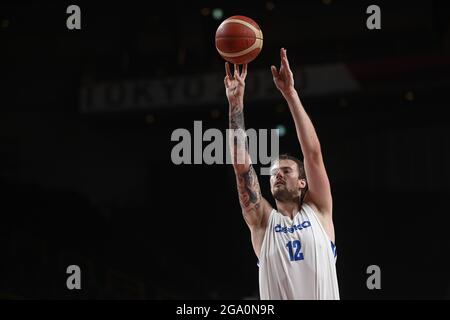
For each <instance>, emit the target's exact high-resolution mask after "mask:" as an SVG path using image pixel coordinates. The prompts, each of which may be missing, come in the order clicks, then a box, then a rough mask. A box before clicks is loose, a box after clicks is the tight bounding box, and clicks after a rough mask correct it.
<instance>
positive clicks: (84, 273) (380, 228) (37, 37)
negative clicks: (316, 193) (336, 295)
mask: <svg viewBox="0 0 450 320" xmlns="http://www.w3.org/2000/svg"><path fill="white" fill-rule="evenodd" d="M71 4H76V5H78V6H79V8H80V10H81V29H79V30H77V29H74V30H69V29H68V28H67V26H66V21H67V19H68V17H69V15H70V14H68V13H66V9H67V7H68V6H69V5H71ZM371 4H376V5H378V6H379V8H380V10H381V29H373V30H370V29H368V28H367V25H366V21H367V19H368V17H369V16H370V14H368V13H366V9H367V7H368V6H369V5H371ZM237 14H239V15H245V16H248V17H251V18H252V19H254V20H255V21H256V22H257V23H258V24H259V26H260V27H261V29H262V32H263V35H264V45H263V48H262V52H261V53H260V55H259V56H258V57H257V58H256V59H255V60H254V61H253V62H251V63H250V65H249V75H248V77H247V80H246V84H247V86H246V94H245V119H246V127H247V128H254V129H267V130H270V129H275V128H278V129H280V130H279V136H280V140H279V143H280V152H288V153H290V154H293V155H297V156H301V151H300V146H299V143H298V140H297V136H296V133H295V127H294V123H293V120H292V117H291V114H290V112H289V109H288V107H287V105H286V103H285V102H284V100H283V99H282V96H281V95H280V94H279V93H278V92H277V91H276V88H275V86H274V84H273V81H272V75H271V72H270V65H271V64H274V65H276V66H279V63H280V61H279V60H280V59H279V50H280V48H281V47H284V48H286V49H287V53H288V57H289V61H290V64H291V67H292V68H293V71H294V74H295V81H296V88H297V90H298V92H299V94H300V97H301V99H302V102H303V104H304V106H305V109H306V111H307V112H308V114H309V115H310V117H311V119H312V121H313V123H314V126H315V128H316V130H317V133H318V136H319V139H320V142H321V146H322V151H323V156H324V161H325V165H326V168H327V171H328V176H329V178H330V182H331V186H332V193H333V208H334V210H333V219H334V225H335V232H336V245H337V252H338V259H337V272H338V280H339V289H340V295H341V299H344V300H355V299H364V300H366V299H368V300H372V299H376V300H378V299H394V300H397V299H402V300H403V299H414V300H415V299H449V298H450V275H449V270H450V262H449V259H448V255H449V253H450V239H449V222H450V218H449V215H450V207H449V199H450V189H449V181H450V167H449V164H450V126H449V118H448V116H447V114H448V113H447V111H448V109H449V107H450V103H449V100H450V99H449V92H450V5H449V4H448V1H443V0H441V1H440V0H434V1H414V2H412V1H389V2H388V1H386V2H380V1H373V3H372V2H367V3H365V2H361V1H353V2H351V1H338V0H322V1H319V0H317V1H295V2H294V1H292V2H287V1H277V0H271V1H259V2H249V3H245V2H243V1H240V2H234V3H233V2H228V1H224V2H219V1H203V2H188V1H186V2H173V1H166V2H163V3H159V4H156V3H152V2H150V1H139V2H128V1H118V2H106V1H105V2H98V3H92V2H87V1H86V2H77V1H74V2H73V3H68V2H56V1H54V2H14V1H6V2H4V1H2V2H1V4H0V51H1V54H0V56H1V58H0V63H1V65H0V75H1V80H2V81H1V82H2V85H1V90H0V108H1V113H0V146H1V147H0V173H1V175H0V178H1V180H0V181H1V182H0V184H1V194H0V197H1V201H0V219H1V221H0V252H1V259H0V274H1V275H2V277H0V298H1V299H120V300H125V299H127V300H128V299H145V300H173V299H186V300H190V299H205V300H221V299H236V300H241V299H242V300H254V299H259V292H258V266H257V259H256V256H255V254H254V252H253V249H252V246H251V242H250V232H249V229H248V227H247V226H246V224H245V221H244V220H243V218H242V214H241V209H240V205H239V201H238V195H237V192H236V182H235V176H234V172H233V167H232V166H231V165H230V164H211V165H210V164H206V163H205V162H204V161H202V163H200V164H179V165H178V164H174V163H173V159H172V150H173V148H174V147H175V146H176V145H177V144H178V142H177V141H172V139H171V137H172V133H173V132H174V131H175V130H176V129H182V128H184V129H186V130H187V131H188V132H189V133H190V134H191V135H192V137H191V138H192V140H194V139H195V137H194V131H195V129H194V127H195V123H194V121H201V132H202V133H204V132H205V131H206V130H207V129H211V128H216V129H218V130H220V131H221V132H223V133H224V132H225V130H226V129H227V128H228V103H227V100H226V96H225V89H224V83H223V78H224V75H225V70H224V60H223V59H222V58H221V57H220V55H219V54H218V52H217V51H216V48H215V44H214V37H215V32H216V30H217V27H218V26H219V24H220V23H221V21H223V20H224V19H225V18H227V17H229V16H232V15H237ZM197 124H198V123H197ZM200 139H201V136H200ZM210 143H211V142H210V141H204V142H203V149H204V148H206V146H207V145H208V144H210ZM200 147H201V146H200ZM223 150H224V151H225V150H226V145H225V143H224V145H223ZM194 153H195V151H194V147H192V152H191V156H190V158H191V160H192V161H191V163H193V162H194ZM260 167H262V166H260V165H256V168H257V171H258V172H259V168H260ZM259 181H260V185H261V189H262V193H263V195H264V196H265V197H266V198H267V199H269V201H270V202H271V203H272V205H274V201H273V198H272V196H271V194H270V190H269V179H268V176H259ZM71 265H76V266H79V268H80V270H81V289H80V290H77V289H74V290H69V289H68V287H67V286H66V281H67V279H68V277H69V276H70V273H67V268H68V266H71ZM372 265H376V266H378V267H379V268H380V272H381V288H380V289H376V288H375V289H372V290H370V289H369V288H368V287H367V280H368V278H369V277H370V276H371V273H370V272H368V267H369V266H372Z"/></svg>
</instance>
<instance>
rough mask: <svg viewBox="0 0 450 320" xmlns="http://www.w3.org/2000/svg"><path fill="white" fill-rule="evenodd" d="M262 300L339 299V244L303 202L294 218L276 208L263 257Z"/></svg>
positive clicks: (260, 278) (271, 216)
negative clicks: (337, 269)
mask: <svg viewBox="0 0 450 320" xmlns="http://www.w3.org/2000/svg"><path fill="white" fill-rule="evenodd" d="M259 288H260V298H261V299H262V300H268V299H271V300H286V299H289V300H291V299H292V300H293V299H296V300H339V287H338V281H337V275H336V247H335V245H334V244H333V242H332V241H331V240H330V239H329V237H328V235H327V234H326V232H325V230H324V228H323V227H322V224H321V223H320V221H319V218H318V217H317V215H316V213H315V212H314V210H313V209H312V208H311V207H310V206H309V205H308V204H307V203H303V205H302V208H301V210H300V212H298V213H297V214H296V215H295V216H294V218H293V220H291V218H290V217H287V216H284V215H282V214H281V213H279V212H278V211H276V210H275V209H274V210H272V212H271V214H270V217H269V221H268V225H267V229H266V231H265V236H264V240H263V243H262V247H261V253H260V259H259Z"/></svg>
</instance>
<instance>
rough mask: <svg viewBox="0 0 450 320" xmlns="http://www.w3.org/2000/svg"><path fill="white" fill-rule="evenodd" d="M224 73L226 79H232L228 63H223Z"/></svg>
mask: <svg viewBox="0 0 450 320" xmlns="http://www.w3.org/2000/svg"><path fill="white" fill-rule="evenodd" d="M225 73H226V74H227V77H228V78H229V79H233V76H232V75H231V70H230V64H229V63H228V62H225Z"/></svg>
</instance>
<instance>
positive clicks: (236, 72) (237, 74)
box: [234, 64, 239, 76]
mask: <svg viewBox="0 0 450 320" xmlns="http://www.w3.org/2000/svg"><path fill="white" fill-rule="evenodd" d="M234 75H235V76H239V65H238V64H234Z"/></svg>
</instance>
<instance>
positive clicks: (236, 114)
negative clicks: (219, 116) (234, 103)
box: [230, 107, 245, 130]
mask: <svg viewBox="0 0 450 320" xmlns="http://www.w3.org/2000/svg"><path fill="white" fill-rule="evenodd" d="M230 128H231V129H242V130H245V123H244V110H243V109H242V108H239V107H236V108H234V109H231V110H230Z"/></svg>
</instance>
